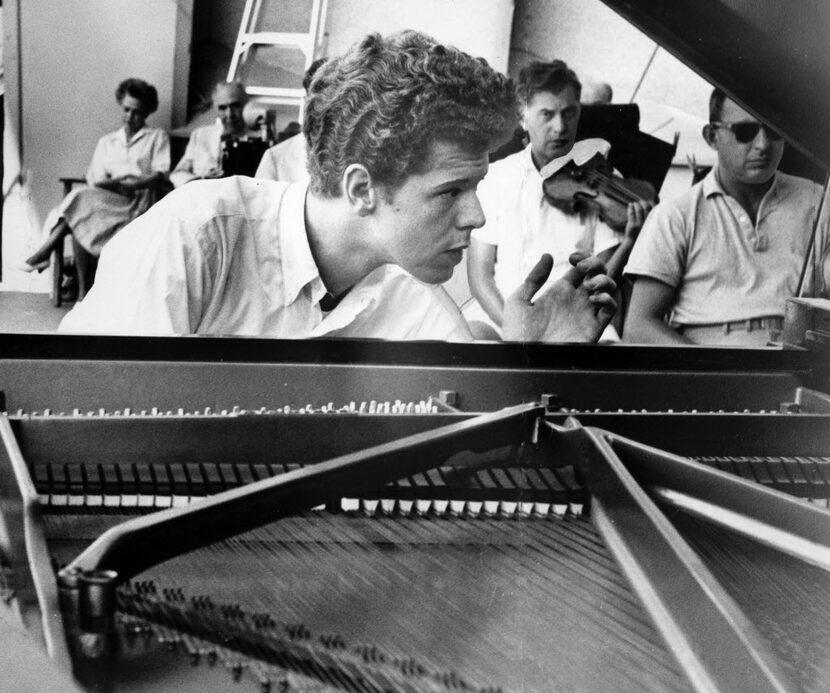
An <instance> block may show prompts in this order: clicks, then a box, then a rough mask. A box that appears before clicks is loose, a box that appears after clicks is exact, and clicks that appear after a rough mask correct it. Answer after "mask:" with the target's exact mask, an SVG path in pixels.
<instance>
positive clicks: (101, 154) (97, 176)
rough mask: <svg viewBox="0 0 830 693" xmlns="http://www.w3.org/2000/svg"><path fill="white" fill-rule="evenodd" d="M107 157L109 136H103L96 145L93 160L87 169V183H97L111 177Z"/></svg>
mask: <svg viewBox="0 0 830 693" xmlns="http://www.w3.org/2000/svg"><path fill="white" fill-rule="evenodd" d="M107 159H108V157H107V137H102V138H101V139H100V140H98V143H97V144H96V145H95V151H94V152H93V153H92V160H91V161H90V162H89V168H87V170H86V182H87V184H89V185H95V183H97V182H98V181H101V180H104V179H105V178H108V177H109V175H108V172H107Z"/></svg>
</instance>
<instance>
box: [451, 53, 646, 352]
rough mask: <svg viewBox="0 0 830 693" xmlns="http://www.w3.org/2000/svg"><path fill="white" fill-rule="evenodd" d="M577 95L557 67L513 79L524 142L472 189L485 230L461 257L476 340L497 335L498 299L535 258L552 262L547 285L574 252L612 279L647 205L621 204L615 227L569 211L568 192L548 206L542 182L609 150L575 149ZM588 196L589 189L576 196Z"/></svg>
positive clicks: (577, 88)
mask: <svg viewBox="0 0 830 693" xmlns="http://www.w3.org/2000/svg"><path fill="white" fill-rule="evenodd" d="M581 90H582V86H581V84H580V82H579V79H578V78H577V76H576V74H575V73H574V71H573V70H571V69H570V68H569V67H568V66H567V64H565V63H564V62H563V61H561V60H553V61H550V62H533V63H530V64H529V65H527V66H526V67H525V68H523V69H522V71H521V72H520V73H519V78H518V83H517V88H516V92H517V97H518V102H519V106H520V108H521V115H522V121H523V122H522V124H523V127H524V129H525V130H526V131H527V133H528V137H529V140H530V143H529V144H528V146H527V147H526V148H525V149H524V150H523V151H520V152H517V153H516V154H513V155H511V156H508V157H507V158H505V159H502V160H500V161H497V162H495V163H493V164H491V166H490V170H489V171H488V173H487V176H486V177H485V179H484V180H483V181H482V183H481V184H480V185H479V189H478V190H479V198H480V200H481V204H482V208H483V210H484V215H485V217H486V223H485V225H484V226H483V227H482V228H480V229H476V230H475V231H473V234H472V240H471V244H470V248H469V251H468V258H467V273H468V279H469V283H470V289H471V291H472V294H473V297H474V298H475V299H476V301H477V303H476V302H473V303H472V304H471V305H469V306H467V307H466V308H465V311H464V314H465V317H467V319H468V321H469V322H470V323H471V325H472V326H473V327H474V331H477V333H478V334H479V335H481V336H487V335H488V333H491V332H492V328H493V327H494V326H495V327H496V328H497V330H498V329H501V327H502V321H503V310H504V297H505V296H509V295H510V294H511V293H512V292H513V291H514V290H515V289H516V287H517V286H519V285H520V284H521V282H522V279H523V278H524V277H525V275H526V274H527V273H528V271H529V270H530V269H531V268H532V267H533V265H534V264H535V263H536V261H537V260H538V258H539V256H540V255H542V254H543V253H549V254H551V255H552V256H553V259H554V267H553V271H552V272H551V280H554V279H556V278H558V277H560V276H562V274H563V273H564V272H566V271H567V270H568V267H569V266H570V265H569V262H568V257H569V256H570V255H571V254H572V253H574V252H582V253H586V254H588V255H594V254H600V257H601V258H602V259H603V260H604V261H605V262H606V263H607V266H608V275H609V276H611V277H612V278H613V276H614V274H616V275H617V277H619V276H620V275H621V273H622V268H623V266H624V264H625V261H626V259H627V257H628V253H629V252H630V250H631V247H632V246H633V244H634V239H635V238H636V235H637V233H638V232H639V230H640V227H641V226H642V224H643V221H644V220H645V217H646V215H647V214H648V211H649V209H650V208H651V203H650V202H645V201H641V200H638V198H636V197H633V198H630V200H635V199H637V200H638V201H636V202H634V203H632V204H630V205H629V204H628V203H627V202H628V201H626V202H625V203H623V205H622V218H623V223H622V225H621V226H619V227H617V228H613V227H612V226H610V225H609V224H608V223H606V222H605V221H604V217H605V214H604V213H603V210H601V209H599V208H597V207H596V206H594V207H590V208H589V207H588V206H583V207H582V208H577V206H576V205H574V201H575V200H574V197H573V194H572V193H570V192H569V193H568V194H569V195H571V198H570V200H568V201H567V204H557V203H554V200H553V199H552V198H551V196H550V195H549V194H548V192H549V189H548V188H547V183H546V179H548V178H549V177H550V178H551V179H552V178H555V177H556V175H557V174H558V173H559V171H562V170H564V169H565V168H566V167H568V166H573V165H578V166H582V165H586V164H589V163H590V164H591V165H593V164H594V163H596V162H597V161H601V162H603V163H604V161H605V157H606V156H607V154H608V151H609V149H610V145H609V144H608V142H606V141H605V140H600V139H592V140H583V141H581V142H576V133H577V126H578V124H579V116H580V113H581V107H580V95H581ZM609 173H610V172H609ZM603 175H604V174H603ZM565 178H566V179H569V178H570V177H569V176H567V175H566V176H565ZM543 184H544V189H543ZM566 184H567V183H566ZM583 187H585V186H583ZM586 190H587V188H586ZM595 196H596V192H595V186H594V188H592V189H590V190H587V192H586V194H584V195H582V197H583V198H586V199H587V198H588V197H590V198H594V197H595ZM623 229H624V231H623Z"/></svg>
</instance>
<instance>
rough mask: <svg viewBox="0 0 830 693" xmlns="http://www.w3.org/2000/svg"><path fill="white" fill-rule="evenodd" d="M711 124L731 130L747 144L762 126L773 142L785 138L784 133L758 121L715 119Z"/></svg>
mask: <svg viewBox="0 0 830 693" xmlns="http://www.w3.org/2000/svg"><path fill="white" fill-rule="evenodd" d="M709 125H711V126H713V127H716V128H725V129H726V130H731V131H732V134H733V135H735V139H736V140H738V142H740V143H741V144H746V143H747V142H752V140H754V139H755V137H756V136H757V135H758V132H759V131H760V130H761V128H764V132H765V133H766V134H767V138H768V139H770V140H771V141H773V142H777V141H778V140H780V139H783V137H784V136H783V135H782V134H780V133H778V132H776V131H775V130H773V129H772V128H771V127H769V126H767V125H763V124H762V123H756V122H749V121H745V122H742V123H719V122H718V121H715V120H713V121H712V122H711V123H709Z"/></svg>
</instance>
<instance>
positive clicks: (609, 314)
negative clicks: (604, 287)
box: [588, 292, 617, 332]
mask: <svg viewBox="0 0 830 693" xmlns="http://www.w3.org/2000/svg"><path fill="white" fill-rule="evenodd" d="M588 300H589V301H590V302H591V303H592V304H593V306H594V308H595V309H596V311H597V321H598V322H599V324H600V332H601V331H602V330H604V329H605V328H606V326H607V325H608V323H609V322H611V318H613V317H614V314H615V313H616V312H617V301H616V300H615V299H614V297H613V296H612V295H611V294H609V293H605V292H602V293H598V294H591V295H590V296H589V297H588Z"/></svg>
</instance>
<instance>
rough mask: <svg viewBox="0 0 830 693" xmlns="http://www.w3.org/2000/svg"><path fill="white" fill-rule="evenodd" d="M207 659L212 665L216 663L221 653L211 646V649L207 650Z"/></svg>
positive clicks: (209, 664)
mask: <svg viewBox="0 0 830 693" xmlns="http://www.w3.org/2000/svg"><path fill="white" fill-rule="evenodd" d="M206 659H207V663H208V666H211V667H212V666H213V665H214V664H216V660H217V659H219V653H218V652H217V651H216V650H214V649H212V648H211V649H210V650H208V651H207V657H206Z"/></svg>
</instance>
